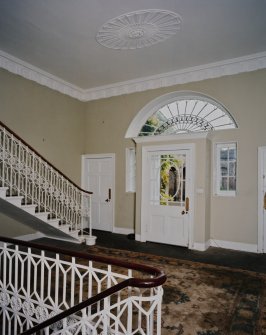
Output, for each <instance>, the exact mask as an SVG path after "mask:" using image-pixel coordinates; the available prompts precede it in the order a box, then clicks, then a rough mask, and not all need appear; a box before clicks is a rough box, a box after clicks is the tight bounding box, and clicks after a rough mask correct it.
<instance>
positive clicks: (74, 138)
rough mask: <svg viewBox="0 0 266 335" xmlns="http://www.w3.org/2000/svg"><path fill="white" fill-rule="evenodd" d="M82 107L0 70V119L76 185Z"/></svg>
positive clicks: (82, 135) (82, 131)
mask: <svg viewBox="0 0 266 335" xmlns="http://www.w3.org/2000/svg"><path fill="white" fill-rule="evenodd" d="M85 107H86V105H85V104H84V103H82V102H79V101H78V100H75V99H73V98H70V97H67V96H66V95H63V94H61V93H58V92H55V91H53V90H51V89H49V88H46V87H44V86H41V85H39V84H36V83H35V82H33V81H30V80H27V79H24V78H22V77H20V76H16V75H13V74H11V73H9V72H7V71H5V70H0V120H1V121H2V122H3V123H4V124H6V125H7V126H8V127H9V128H11V129H12V130H13V131H14V132H15V133H17V134H18V135H19V136H20V137H21V138H22V139H24V140H25V141H26V142H27V143H29V144H30V145H31V146H33V147H34V149H36V150H37V151H38V152H39V153H40V154H41V155H42V156H44V157H45V158H46V159H47V160H48V161H50V162H51V163H52V164H53V165H54V166H55V167H56V168H58V169H59V170H61V171H62V172H63V173H65V174H66V175H67V176H68V177H69V178H70V179H72V180H73V181H74V182H76V183H78V184H80V170H81V161H80V155H81V154H82V152H83V151H84V143H85V141H84V138H85V125H84V119H85Z"/></svg>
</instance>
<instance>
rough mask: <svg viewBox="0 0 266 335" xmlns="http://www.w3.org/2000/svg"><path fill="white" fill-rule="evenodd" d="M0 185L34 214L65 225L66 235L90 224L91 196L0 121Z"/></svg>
mask: <svg viewBox="0 0 266 335" xmlns="http://www.w3.org/2000/svg"><path fill="white" fill-rule="evenodd" d="M0 185H1V186H2V187H8V189H9V193H10V195H17V196H23V197H24V201H25V203H26V204H35V205H36V206H37V209H36V211H37V212H45V213H46V212H47V213H49V216H50V218H56V219H60V220H61V222H63V223H64V224H65V225H69V229H70V232H71V231H73V232H77V231H80V230H82V224H83V220H86V221H88V222H87V225H91V217H90V204H91V203H90V202H91V193H90V192H86V191H84V190H82V189H81V188H79V186H77V185H76V184H74V183H73V182H71V181H70V180H69V179H68V178H67V177H66V176H65V175H64V174H62V173H61V172H60V171H59V170H57V169H56V168H55V167H54V166H53V165H51V164H50V163H48V162H47V161H46V160H45V159H44V158H43V157H42V156H41V155H39V154H38V153H37V152H36V151H35V150H34V149H33V148H32V147H31V146H29V145H28V144H27V143H26V142H24V141H23V140H22V139H21V138H20V137H19V136H17V135H15V134H14V133H13V132H12V131H11V130H10V129H9V128H7V127H6V126H5V125H4V124H3V123H1V122H0Z"/></svg>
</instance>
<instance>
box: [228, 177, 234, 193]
mask: <svg viewBox="0 0 266 335" xmlns="http://www.w3.org/2000/svg"><path fill="white" fill-rule="evenodd" d="M235 190H236V178H235V177H229V191H235Z"/></svg>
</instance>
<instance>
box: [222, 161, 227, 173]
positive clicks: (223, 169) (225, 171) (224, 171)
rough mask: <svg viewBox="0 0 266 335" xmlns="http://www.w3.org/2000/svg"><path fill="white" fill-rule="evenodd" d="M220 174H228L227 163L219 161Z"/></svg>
mask: <svg viewBox="0 0 266 335" xmlns="http://www.w3.org/2000/svg"><path fill="white" fill-rule="evenodd" d="M221 175H222V176H227V175H228V163H227V162H224V161H221Z"/></svg>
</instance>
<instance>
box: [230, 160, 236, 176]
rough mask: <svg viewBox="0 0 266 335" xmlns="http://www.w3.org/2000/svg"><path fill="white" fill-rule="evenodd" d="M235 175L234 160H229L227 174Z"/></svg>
mask: <svg viewBox="0 0 266 335" xmlns="http://www.w3.org/2000/svg"><path fill="white" fill-rule="evenodd" d="M235 175H236V162H229V176H233V177H234V176H235Z"/></svg>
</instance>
